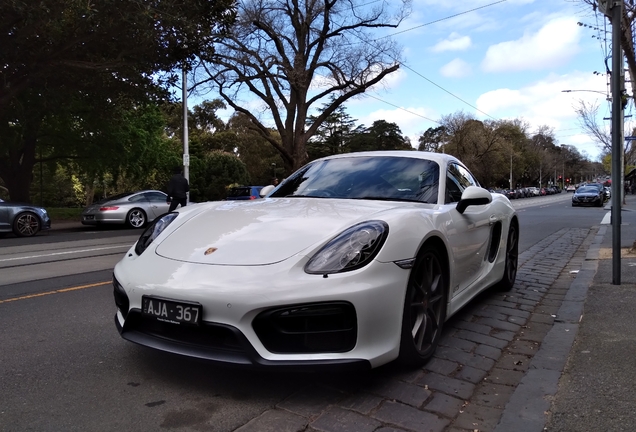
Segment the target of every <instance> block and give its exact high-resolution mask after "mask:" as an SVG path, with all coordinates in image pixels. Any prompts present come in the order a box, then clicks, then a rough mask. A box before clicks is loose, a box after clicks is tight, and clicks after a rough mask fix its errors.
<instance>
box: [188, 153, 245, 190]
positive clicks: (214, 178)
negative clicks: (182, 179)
mask: <svg viewBox="0 0 636 432" xmlns="http://www.w3.org/2000/svg"><path fill="white" fill-rule="evenodd" d="M190 174H191V175H190V199H191V200H192V201H195V202H202V201H217V200H221V199H224V198H225V197H226V196H227V186H229V185H231V184H241V185H247V184H249V180H250V179H249V174H248V172H247V169H246V168H245V164H244V163H243V162H241V160H240V159H239V158H238V157H236V156H235V155H233V154H231V153H226V152H222V151H218V150H216V151H212V152H210V153H207V154H205V155H204V156H203V157H202V158H195V159H191V160H190Z"/></svg>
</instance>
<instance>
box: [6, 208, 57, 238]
mask: <svg viewBox="0 0 636 432" xmlns="http://www.w3.org/2000/svg"><path fill="white" fill-rule="evenodd" d="M49 228H51V219H50V218H49V214H48V213H47V212H46V209H45V208H43V207H40V206H35V205H31V204H23V203H14V202H8V201H2V200H0V236H2V235H4V234H6V233H9V232H13V233H14V234H15V235H16V236H18V237H31V236H34V235H36V234H37V233H38V232H40V231H41V230H46V229H49Z"/></svg>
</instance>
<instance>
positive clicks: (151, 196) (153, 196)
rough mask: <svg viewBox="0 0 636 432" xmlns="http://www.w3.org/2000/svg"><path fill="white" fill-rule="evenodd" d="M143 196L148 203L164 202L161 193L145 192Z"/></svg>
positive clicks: (163, 196)
mask: <svg viewBox="0 0 636 432" xmlns="http://www.w3.org/2000/svg"><path fill="white" fill-rule="evenodd" d="M145 195H146V198H147V199H148V200H149V201H150V202H160V203H165V202H166V195H164V194H162V193H161V192H147V193H146V194H145Z"/></svg>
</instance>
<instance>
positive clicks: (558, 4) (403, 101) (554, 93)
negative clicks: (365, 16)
mask: <svg viewBox="0 0 636 432" xmlns="http://www.w3.org/2000/svg"><path fill="white" fill-rule="evenodd" d="M477 8H479V9H477ZM475 9H477V10H475ZM471 10H472V11H471ZM579 22H581V23H583V24H585V25H586V26H587V27H586V26H581V25H578V24H577V23H579ZM427 23H432V24H428V25H425V24H427ZM594 27H596V28H597V29H600V31H599V30H596V29H594ZM407 29H413V30H409V31H403V30H407ZM397 31H403V32H402V33H399V34H397V35H396V36H395V38H396V40H397V41H398V42H399V43H401V44H402V46H403V47H404V59H405V62H404V63H405V66H407V67H403V68H401V69H400V71H399V72H397V73H396V74H394V76H392V77H390V78H389V79H388V80H387V82H386V83H385V86H384V88H382V89H377V90H376V91H375V92H373V93H372V95H373V96H375V97H377V98H378V99H380V100H377V99H374V98H370V97H367V98H363V99H358V100H356V101H352V102H348V103H347V112H348V113H349V115H351V116H352V117H353V118H356V119H358V121H359V122H361V123H363V124H365V125H371V124H372V123H373V121H375V120H378V119H384V120H387V121H390V122H394V123H397V124H398V125H399V126H400V129H401V131H402V133H403V134H404V135H406V136H408V137H409V138H410V139H411V142H412V143H413V144H414V145H417V137H419V136H420V135H421V133H422V132H424V131H425V130H426V129H428V128H429V127H436V126H438V125H439V124H438V123H436V122H435V121H439V119H440V118H441V117H442V116H446V115H450V114H454V113H457V112H460V111H463V112H465V113H467V114H471V115H474V116H475V117H476V118H478V119H481V120H485V119H489V118H490V119H521V120H523V121H524V122H526V123H527V124H528V126H529V132H530V133H532V132H534V131H536V130H538V128H540V127H542V126H547V127H549V128H551V129H552V130H553V131H554V135H555V136H556V138H557V140H558V144H559V145H561V144H565V145H572V146H574V147H575V148H576V149H577V150H578V151H579V152H580V153H582V154H584V155H587V156H588V157H589V158H590V159H592V160H596V159H597V158H598V157H599V155H600V148H599V146H598V145H597V144H595V143H594V142H593V141H592V140H591V139H590V138H589V137H588V136H587V135H586V134H585V133H584V132H583V130H582V129H581V127H580V124H579V120H578V118H577V115H576V112H575V107H576V106H577V105H578V104H579V101H580V100H584V101H585V102H587V103H595V104H597V105H598V106H599V110H598V113H599V117H600V118H599V121H600V122H601V123H604V124H606V126H607V127H609V126H610V123H611V122H610V121H608V120H603V117H609V116H610V105H611V104H610V102H608V101H607V91H608V90H609V87H608V81H607V75H606V74H605V71H606V68H605V58H606V57H607V56H608V54H609V53H610V52H611V26H610V25H609V22H606V21H605V18H604V16H603V15H602V14H600V13H598V14H594V13H593V12H592V10H591V8H590V7H589V6H588V5H585V4H584V3H583V2H582V1H578V0H507V1H498V0H463V1H440V0H413V10H412V13H411V15H410V16H409V18H408V19H407V20H406V22H404V23H403V24H402V25H401V26H400V28H399V29H398V30H397ZM606 31H607V32H609V33H605V32H606ZM605 35H607V38H605ZM608 64H609V65H610V67H611V58H610V59H609V60H608ZM595 72H596V73H595ZM424 77H425V78H424ZM563 90H584V91H575V92H563ZM597 92H599V93H597ZM397 107H399V108H397ZM626 114H627V113H626ZM423 117H425V118H423ZM427 119H430V120H427ZM431 120H433V121H431ZM626 126H627V125H626ZM626 130H627V129H626Z"/></svg>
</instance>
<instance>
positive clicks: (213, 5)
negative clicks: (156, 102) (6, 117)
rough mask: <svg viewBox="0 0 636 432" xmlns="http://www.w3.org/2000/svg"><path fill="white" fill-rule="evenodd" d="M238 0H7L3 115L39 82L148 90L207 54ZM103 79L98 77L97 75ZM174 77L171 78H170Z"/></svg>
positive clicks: (1, 12)
mask: <svg viewBox="0 0 636 432" xmlns="http://www.w3.org/2000/svg"><path fill="white" fill-rule="evenodd" d="M232 7H233V1H231V0H193V1H189V2H187V3H184V2H182V1H177V0H162V1H161V2H149V1H139V0H101V1H100V2H99V3H95V2H86V1H80V0H45V1H38V2H31V1H18V0H7V1H3V2H2V3H0V46H2V50H0V64H2V68H1V69H0V83H2V84H1V85H0V115H2V112H3V111H5V110H6V108H7V107H8V104H9V103H10V101H11V100H12V99H13V98H15V97H17V96H18V95H19V94H20V93H22V92H24V91H28V90H29V89H31V88H33V86H34V85H36V84H46V85H47V86H48V87H60V86H68V85H70V87H69V88H67V90H79V89H80V88H83V89H85V90H89V89H90V88H91V86H94V85H95V84H96V83H98V82H99V81H100V80H103V82H102V83H101V85H100V87H103V86H105V85H108V86H110V87H111V89H114V88H120V89H122V90H126V91H133V90H135V89H137V92H144V91H145V90H146V89H147V88H152V87H154V86H155V85H156V84H157V79H162V78H161V77H158V76H157V75H156V74H157V73H160V72H166V71H172V70H173V69H174V68H175V66H180V65H182V64H183V62H184V61H192V60H193V59H194V56H197V55H200V54H201V53H203V52H205V51H208V50H209V49H210V47H211V45H212V42H213V41H214V40H215V38H216V37H217V36H218V35H219V34H221V33H222V32H223V31H224V29H225V27H226V26H227V25H228V24H229V23H231V22H232V20H233V18H234V14H233V10H232ZM95 77H96V78H98V79H95ZM169 78H170V77H166V79H169Z"/></svg>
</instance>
